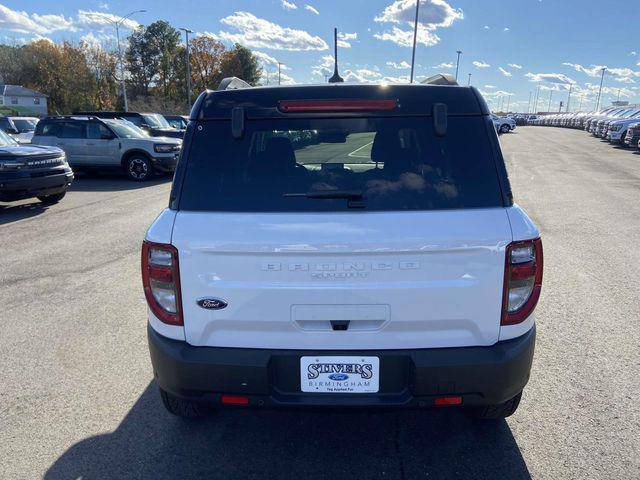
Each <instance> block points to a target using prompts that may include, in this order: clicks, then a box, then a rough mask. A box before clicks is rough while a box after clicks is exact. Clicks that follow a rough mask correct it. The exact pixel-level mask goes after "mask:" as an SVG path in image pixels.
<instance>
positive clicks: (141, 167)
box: [32, 116, 182, 181]
mask: <svg viewBox="0 0 640 480" xmlns="http://www.w3.org/2000/svg"><path fill="white" fill-rule="evenodd" d="M32 143H34V144H36V145H51V146H56V147H60V148H61V149H63V150H64V151H65V153H66V155H67V161H68V162H69V164H70V165H71V166H72V167H73V169H74V170H76V171H78V170H94V171H95V170H102V169H114V168H115V169H122V170H124V172H125V173H126V174H127V175H128V176H129V178H131V179H132V180H136V181H144V180H148V179H149V178H151V177H152V176H153V175H154V174H155V173H165V172H173V171H174V170H175V168H176V164H177V163H178V157H179V154H180V149H181V147H182V139H179V138H169V137H150V136H148V135H147V134H146V133H144V132H143V131H142V130H140V129H139V128H138V127H136V126H135V125H133V124H131V123H129V122H127V121H123V120H115V119H99V118H95V117H87V116H84V117H83V116H58V117H47V118H45V119H43V120H41V121H40V122H39V123H38V126H37V127H36V131H35V134H34V136H33V140H32Z"/></svg>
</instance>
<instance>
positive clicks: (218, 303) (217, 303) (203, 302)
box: [197, 298, 227, 310]
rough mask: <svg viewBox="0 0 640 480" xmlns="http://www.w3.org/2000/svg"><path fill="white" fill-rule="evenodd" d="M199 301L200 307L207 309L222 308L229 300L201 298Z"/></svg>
mask: <svg viewBox="0 0 640 480" xmlns="http://www.w3.org/2000/svg"><path fill="white" fill-rule="evenodd" d="M197 303H198V305H199V306H200V307H202V308H206V309H207V310H222V309H223V308H225V307H226V306H227V302H225V301H224V300H220V299H219V298H201V299H200V300H198V302H197Z"/></svg>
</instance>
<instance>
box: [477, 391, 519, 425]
mask: <svg viewBox="0 0 640 480" xmlns="http://www.w3.org/2000/svg"><path fill="white" fill-rule="evenodd" d="M520 399H522V392H520V393H519V394H517V395H516V396H515V397H513V398H512V399H511V400H507V401H506V402H504V403H499V404H497V405H487V406H486V407H478V408H470V409H468V410H467V413H469V414H470V415H471V416H472V417H474V418H479V419H481V420H499V419H501V418H507V417H509V416H511V415H513V414H514V413H515V412H516V410H517V409H518V405H520Z"/></svg>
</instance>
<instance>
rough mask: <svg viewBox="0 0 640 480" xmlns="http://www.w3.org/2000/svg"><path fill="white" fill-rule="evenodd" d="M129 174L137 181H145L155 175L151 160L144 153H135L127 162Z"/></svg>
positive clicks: (126, 166) (126, 167)
mask: <svg viewBox="0 0 640 480" xmlns="http://www.w3.org/2000/svg"><path fill="white" fill-rule="evenodd" d="M125 170H126V172H127V176H128V177H129V178H130V179H131V180H134V181H136V182H144V181H146V180H149V179H150V178H151V177H153V166H152V165H151V161H150V160H149V159H148V158H147V157H144V156H142V155H133V156H132V157H130V158H128V159H127V161H126V162H125Z"/></svg>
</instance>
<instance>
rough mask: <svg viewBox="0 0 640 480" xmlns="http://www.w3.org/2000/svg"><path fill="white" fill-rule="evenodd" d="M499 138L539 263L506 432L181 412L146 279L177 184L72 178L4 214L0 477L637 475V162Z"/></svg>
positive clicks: (501, 426)
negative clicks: (523, 364) (161, 377)
mask: <svg viewBox="0 0 640 480" xmlns="http://www.w3.org/2000/svg"><path fill="white" fill-rule="evenodd" d="M501 142H502V145H503V149H504V152H505V157H506V161H507V167H508V170H509V174H510V178H511V182H512V186H513V190H514V194H515V198H516V201H517V202H518V203H520V204H521V205H523V206H524V207H525V208H526V210H527V212H528V213H529V214H530V215H531V216H532V217H533V219H534V220H535V222H536V223H537V224H538V226H539V227H540V229H541V231H542V234H543V240H544V249H545V273H544V275H545V279H544V284H543V293H542V298H541V303H540V305H539V306H538V309H537V317H538V343H537V348H536V356H535V361H534V367H533V372H532V378H531V381H530V383H529V386H528V387H527V389H526V390H525V394H524V397H523V402H522V404H521V406H520V409H519V410H518V412H517V413H516V414H515V415H514V416H513V417H510V418H509V419H507V421H501V422H498V423H477V422H474V421H471V420H469V419H467V417H465V416H464V415H462V414H460V413H458V412H456V411H453V410H448V411H443V410H438V411H427V412H417V411H408V412H364V413H362V412H361V413H358V412H354V413H349V412H340V413H327V412H273V411H245V410H226V411H222V412H219V413H217V414H216V415H214V416H213V417H211V418H209V419H206V420H205V421H203V422H200V423H190V422H185V421H184V420H181V419H178V418H174V417H172V416H170V415H169V414H168V413H166V412H165V410H164V408H163V407H162V405H161V403H160V399H159V396H158V394H157V391H156V387H155V385H154V384H153V382H152V373H151V369H150V362H149V358H148V352H147V346H146V336H145V335H146V327H145V309H146V306H145V301H144V295H143V292H142V288H141V285H140V273H139V271H140V267H139V257H140V244H141V241H142V238H143V235H144V231H145V229H146V228H147V226H148V225H149V224H150V222H151V221H152V220H153V219H154V217H155V215H156V214H157V213H158V212H159V211H160V210H161V209H162V208H163V207H164V206H165V205H166V204H167V201H168V193H169V187H170V182H169V180H168V179H164V180H157V181H154V182H152V183H147V184H135V183H133V182H130V181H128V180H126V179H125V178H120V177H116V176H108V177H98V178H84V177H79V178H78V180H77V181H76V183H75V184H74V185H73V187H72V189H71V191H70V192H69V193H68V194H67V197H66V198H65V199H64V200H63V201H62V202H61V203H60V204H58V205H55V206H52V207H49V208H44V207H42V206H40V204H39V203H38V202H37V201H35V202H31V201H23V202H17V203H14V204H2V206H0V240H1V242H2V246H3V250H2V255H1V257H0V286H1V288H0V305H1V310H0V311H1V314H0V325H1V328H2V334H1V335H0V365H1V366H0V459H2V460H1V461H0V478H2V479H4V478H7V479H33V478H41V477H44V478H47V479H56V480H57V479H80V478H81V479H82V480H89V479H111V478H114V479H115V478H118V479H121V478H153V479H164V478H167V479H168V478H172V479H175V478H205V477H206V478H210V479H211V478H219V479H230V478H237V479H250V478H256V479H265V478H274V479H275V478H277V479H287V478H290V479H303V478H310V479H321V478H322V479H324V478H330V479H334V480H335V479H341V478H359V479H373V478H383V479H413V478H430V479H438V478H467V479H469V478H491V479H498V478H505V479H518V478H536V479H537V478H544V479H547V478H548V479H564V478H576V479H583V478H602V479H612V478H639V477H640V435H639V432H640V406H639V405H638V399H637V396H638V393H639V392H640V380H639V375H638V372H639V371H640V302H639V301H638V299H639V298H640V269H639V268H638V265H640V248H638V245H640V220H639V219H640V201H639V197H640V154H638V153H633V152H630V151H626V150H622V149H619V148H612V147H611V146H609V145H608V144H605V143H604V142H602V141H600V140H597V139H594V138H592V137H589V136H588V135H586V134H585V133H584V132H582V131H575V130H565V129H554V128H544V127H519V128H518V129H517V130H516V131H515V132H514V133H511V134H507V135H503V136H502V137H501Z"/></svg>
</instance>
